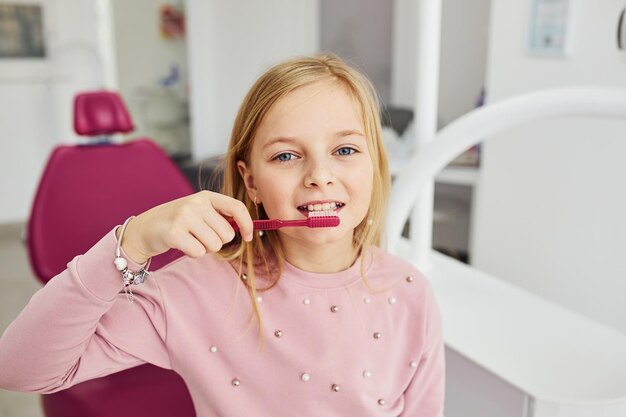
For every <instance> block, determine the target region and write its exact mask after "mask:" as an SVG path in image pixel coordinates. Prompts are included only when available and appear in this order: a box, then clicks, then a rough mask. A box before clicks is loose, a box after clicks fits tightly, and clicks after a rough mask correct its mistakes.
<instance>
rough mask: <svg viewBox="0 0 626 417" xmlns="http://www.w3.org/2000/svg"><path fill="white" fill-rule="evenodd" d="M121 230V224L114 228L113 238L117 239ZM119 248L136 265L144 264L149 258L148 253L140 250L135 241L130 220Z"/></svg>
mask: <svg viewBox="0 0 626 417" xmlns="http://www.w3.org/2000/svg"><path fill="white" fill-rule="evenodd" d="M133 220H135V219H133ZM121 230H122V227H121V226H119V227H118V228H117V229H115V238H116V239H118V240H119V237H120V233H121ZM121 250H122V252H124V255H126V257H127V258H128V260H129V261H132V262H134V263H135V264H137V265H143V264H145V263H146V262H147V261H148V259H149V258H150V255H148V254H146V253H145V252H144V251H142V250H140V249H139V248H138V246H137V244H136V242H135V239H134V233H133V221H132V220H131V221H130V222H129V223H128V225H126V230H125V231H124V237H123V240H122V244H121Z"/></svg>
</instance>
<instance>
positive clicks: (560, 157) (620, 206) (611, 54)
mask: <svg viewBox="0 0 626 417" xmlns="http://www.w3.org/2000/svg"><path fill="white" fill-rule="evenodd" d="M529 3H530V2H529V1H523V2H510V1H507V0H493V3H492V15H491V36H490V42H491V46H490V52H489V66H488V79H487V86H488V90H487V91H488V101H489V102H494V101H498V100H500V99H503V98H506V97H510V96H513V95H515V94H519V93H523V92H527V91H533V90H537V89H541V88H547V87H556V86H570V85H608V86H620V87H626V54H624V52H621V53H620V52H618V50H617V49H616V46H615V43H616V41H615V39H616V24H617V19H618V16H619V12H620V10H621V9H622V8H623V7H624V1H623V0H604V1H601V2H598V1H595V0H579V1H573V2H572V3H574V6H575V14H574V21H573V28H574V32H573V38H572V41H573V49H572V53H571V55H570V56H569V57H567V58H564V59H559V58H556V59H550V58H533V57H531V56H529V55H528V54H527V53H526V50H525V41H526V39H527V26H528V7H529V6H528V4H529ZM624 132H626V121H619V122H618V121H600V122H598V121H590V120H570V119H567V120H565V119H562V120H554V121H549V122H547V121H546V122H542V123H535V124H533V125H532V126H530V125H529V126H524V127H523V128H519V129H515V130H513V131H509V132H508V133H506V134H505V135H506V136H507V138H506V139H505V140H503V141H500V142H492V141H489V140H488V141H486V142H485V144H484V148H483V149H484V152H483V159H482V167H481V181H480V189H479V190H478V200H477V208H476V218H475V224H474V230H473V236H474V241H473V256H472V263H473V264H474V265H476V266H477V267H479V268H480V269H483V270H486V271H489V272H491V273H493V274H495V275H497V276H499V277H502V278H504V279H506V280H508V281H510V282H512V283H515V284H517V285H519V286H521V287H524V288H527V289H529V290H531V291H533V292H535V293H537V294H540V295H542V296H544V297H546V298H548V299H551V300H553V301H555V302H557V303H559V304H561V305H563V306H565V307H567V308H570V309H572V310H575V311H578V312H580V313H582V314H585V315H587V316H589V317H591V318H592V319H595V320H598V321H600V322H603V323H605V324H607V325H609V326H612V327H614V328H616V329H618V330H621V331H623V332H626V307H625V306H626V303H625V302H624V294H626V280H625V279H624V277H626V256H624V246H625V245H624V243H625V239H626V219H625V217H624V213H626V193H624V189H625V188H626V165H625V164H624V155H626V140H624Z"/></svg>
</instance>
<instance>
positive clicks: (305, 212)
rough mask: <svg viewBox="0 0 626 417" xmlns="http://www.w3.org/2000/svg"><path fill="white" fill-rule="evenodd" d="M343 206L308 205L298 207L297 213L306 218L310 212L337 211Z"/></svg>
mask: <svg viewBox="0 0 626 417" xmlns="http://www.w3.org/2000/svg"><path fill="white" fill-rule="evenodd" d="M344 206H345V204H344V203H339V202H332V203H323V204H309V205H307V206H300V207H298V211H299V212H300V213H302V214H303V215H304V216H306V217H308V215H309V214H308V213H309V212H311V211H339V210H341V209H342V208H343V207H344Z"/></svg>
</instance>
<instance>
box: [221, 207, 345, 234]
mask: <svg viewBox="0 0 626 417" xmlns="http://www.w3.org/2000/svg"><path fill="white" fill-rule="evenodd" d="M339 221H340V220H339V216H337V213H335V212H334V211H333V210H326V211H310V212H309V218H308V219H301V220H280V219H270V220H253V221H252V223H253V224H254V230H276V229H280V228H281V227H298V226H306V227H336V226H339ZM228 222H229V223H230V225H231V226H232V227H233V229H235V231H236V232H238V231H239V226H238V225H237V223H235V221H234V220H229V221H228Z"/></svg>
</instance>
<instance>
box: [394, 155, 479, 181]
mask: <svg viewBox="0 0 626 417" xmlns="http://www.w3.org/2000/svg"><path fill="white" fill-rule="evenodd" d="M409 156H410V155H405V154H402V153H400V152H398V151H395V152H394V151H393V150H390V151H389V155H388V157H389V170H390V172H391V176H392V177H393V176H395V175H397V174H398V172H400V171H401V170H402V169H403V168H404V167H405V166H406V164H407V163H408V162H409ZM478 174H479V168H477V167H456V166H447V167H446V168H444V169H443V170H442V171H441V172H439V174H437V176H436V177H435V181H436V182H438V183H441V184H454V185H467V186H475V185H476V184H477V183H478Z"/></svg>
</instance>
